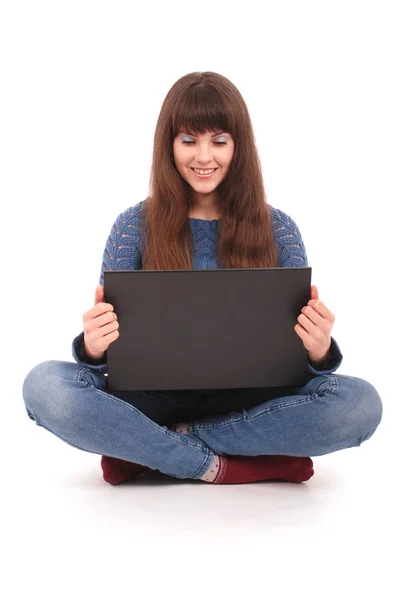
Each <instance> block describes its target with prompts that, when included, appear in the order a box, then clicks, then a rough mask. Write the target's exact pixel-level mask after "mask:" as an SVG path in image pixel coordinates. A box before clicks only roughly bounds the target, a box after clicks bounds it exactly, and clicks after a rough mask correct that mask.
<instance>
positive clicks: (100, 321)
mask: <svg viewBox="0 0 401 600" xmlns="http://www.w3.org/2000/svg"><path fill="white" fill-rule="evenodd" d="M113 321H117V315H116V313H114V312H110V311H109V312H106V313H103V314H102V315H99V316H98V317H96V318H95V319H92V327H93V328H94V329H95V328H96V327H103V326H104V325H107V324H108V323H112V322H113Z"/></svg>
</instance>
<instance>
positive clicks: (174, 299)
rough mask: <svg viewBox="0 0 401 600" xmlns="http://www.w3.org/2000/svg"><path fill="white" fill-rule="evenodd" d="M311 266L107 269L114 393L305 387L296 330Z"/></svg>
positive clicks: (306, 298)
mask: <svg viewBox="0 0 401 600" xmlns="http://www.w3.org/2000/svg"><path fill="white" fill-rule="evenodd" d="M311 271H312V269H311V267H298V268H288V267H277V268H271V269H264V268H259V269H198V270H184V271H106V272H105V273H104V290H105V301H106V302H110V303H111V304H113V306H114V311H115V312H116V314H117V318H118V322H119V326H120V328H119V332H120V335H119V337H118V339H117V340H116V341H114V342H112V343H111V344H110V346H109V348H108V350H107V364H108V388H109V390H111V391H112V390H114V391H135V390H180V389H188V390H196V389H203V390H205V389H220V388H247V387H278V386H296V385H302V384H303V383H305V381H306V379H307V370H306V360H307V353H306V350H305V348H304V346H303V343H302V340H301V339H300V337H299V336H298V335H297V333H296V332H295V331H294V326H295V324H296V323H297V318H298V315H299V314H300V312H301V309H302V307H303V306H305V305H307V303H308V301H309V299H310V288H311Z"/></svg>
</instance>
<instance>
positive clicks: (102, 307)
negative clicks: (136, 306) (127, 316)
mask: <svg viewBox="0 0 401 600" xmlns="http://www.w3.org/2000/svg"><path fill="white" fill-rule="evenodd" d="M113 310H114V306H113V305H112V304H106V303H105V302H100V303H99V304H95V306H93V307H92V308H91V309H90V310H88V312H87V313H85V314H86V315H87V317H88V318H90V319H95V318H96V317H98V316H99V315H102V314H103V313H106V312H113Z"/></svg>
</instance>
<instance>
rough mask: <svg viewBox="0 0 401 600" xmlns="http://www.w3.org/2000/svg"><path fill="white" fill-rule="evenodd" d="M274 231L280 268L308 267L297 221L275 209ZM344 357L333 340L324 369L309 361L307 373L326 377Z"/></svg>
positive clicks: (332, 339)
mask: <svg viewBox="0 0 401 600" xmlns="http://www.w3.org/2000/svg"><path fill="white" fill-rule="evenodd" d="M272 210H273V213H272V215H273V229H274V235H275V238H276V247H277V256H278V266H279V267H308V266H309V265H308V257H307V254H306V249H305V244H304V242H303V239H302V236H301V232H300V231H299V229H298V226H297V224H296V223H295V221H294V220H293V219H292V218H291V217H290V216H289V215H287V214H285V213H284V212H283V211H281V210H279V209H277V208H274V209H272ZM342 360H343V355H342V353H341V350H340V348H339V346H338V344H337V342H336V340H335V339H334V338H333V337H332V338H331V345H330V350H329V357H328V360H327V361H326V363H325V364H324V365H323V366H324V368H322V369H316V368H315V367H313V366H312V365H311V363H310V362H309V360H308V361H307V371H308V373H309V374H310V375H324V374H327V373H333V372H334V371H336V370H337V369H338V368H339V366H340V365H341V363H342Z"/></svg>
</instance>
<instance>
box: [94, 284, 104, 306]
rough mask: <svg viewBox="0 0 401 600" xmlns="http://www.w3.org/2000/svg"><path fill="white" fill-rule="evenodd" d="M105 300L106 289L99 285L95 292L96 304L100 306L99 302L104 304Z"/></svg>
mask: <svg viewBox="0 0 401 600" xmlns="http://www.w3.org/2000/svg"><path fill="white" fill-rule="evenodd" d="M103 300H104V287H103V286H102V285H98V286H97V287H96V290H95V304H99V302H103Z"/></svg>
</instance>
